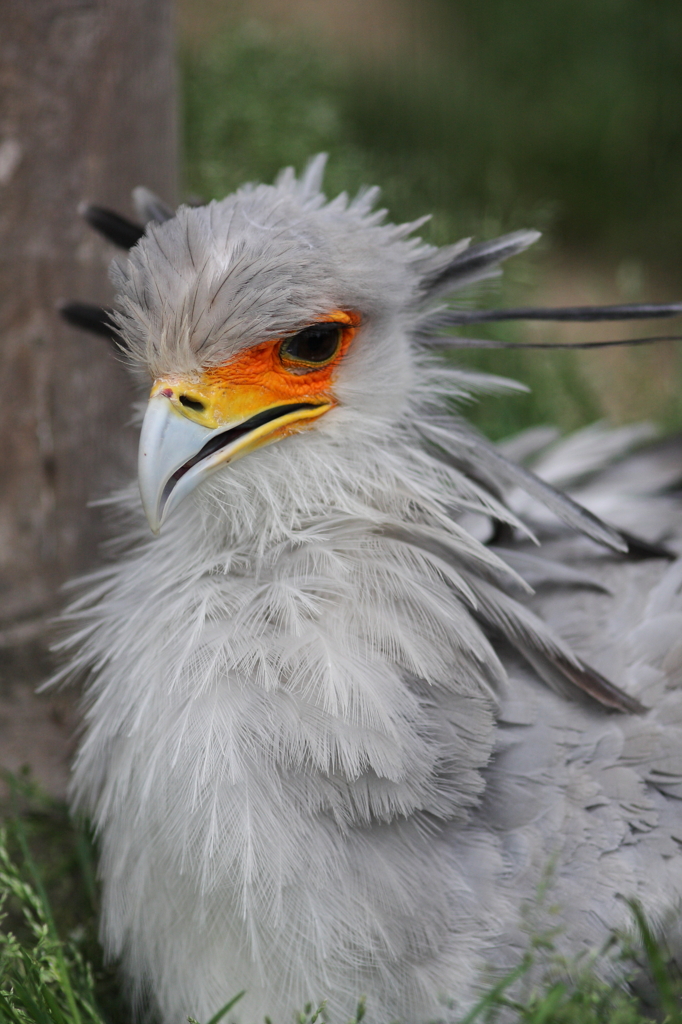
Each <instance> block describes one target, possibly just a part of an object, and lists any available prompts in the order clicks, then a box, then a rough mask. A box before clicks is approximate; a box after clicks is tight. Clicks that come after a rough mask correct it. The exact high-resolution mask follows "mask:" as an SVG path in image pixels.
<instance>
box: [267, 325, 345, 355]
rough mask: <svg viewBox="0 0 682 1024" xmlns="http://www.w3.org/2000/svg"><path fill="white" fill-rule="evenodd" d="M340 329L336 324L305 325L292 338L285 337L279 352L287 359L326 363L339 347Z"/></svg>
mask: <svg viewBox="0 0 682 1024" xmlns="http://www.w3.org/2000/svg"><path fill="white" fill-rule="evenodd" d="M341 330H342V329H341V327H339V325H338V324H316V325H315V326H313V327H306V328H305V330H303V331H299V332H298V334H294V336H293V338H287V340H286V341H285V342H284V344H283V345H282V348H281V352H282V354H283V355H285V356H288V357H289V359H298V360H300V361H301V362H302V363H326V362H327V360H328V359H331V358H332V357H333V356H334V355H335V353H336V350H337V348H338V347H339V341H340V340H341Z"/></svg>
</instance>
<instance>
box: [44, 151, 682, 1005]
mask: <svg viewBox="0 0 682 1024" xmlns="http://www.w3.org/2000/svg"><path fill="white" fill-rule="evenodd" d="M323 166H324V159H323V158H319V157H318V158H316V159H315V160H313V161H312V162H311V163H310V164H309V166H308V168H307V169H306V171H305V172H304V173H303V174H302V175H301V176H300V178H296V176H295V175H294V173H293V171H291V170H286V171H284V172H283V173H282V174H281V175H280V176H279V178H278V179H277V181H276V182H275V184H274V185H272V186H268V185H258V186H252V185H247V186H245V187H243V188H241V189H239V190H238V191H237V192H236V193H234V194H233V195H231V196H229V197H228V198H226V199H224V200H222V201H221V202H211V203H209V204H208V205H206V206H203V207H196V208H188V207H180V208H179V209H178V210H177V212H175V213H174V212H173V211H171V210H169V209H168V208H167V207H165V206H164V205H163V204H162V203H161V202H160V201H159V200H158V199H156V197H154V196H152V195H151V194H150V193H148V192H146V191H145V190H137V193H136V198H137V202H138V207H139V209H140V211H141V213H142V215H143V217H144V220H145V221H147V222H148V223H147V224H146V227H142V226H136V225H134V224H132V223H131V222H128V221H126V220H124V219H122V218H120V217H118V216H117V215H115V214H112V213H110V212H109V211H106V210H102V209H100V208H98V207H87V208H85V209H84V211H83V212H84V213H85V216H86V217H87V219H88V220H90V222H91V223H92V224H93V225H94V226H96V227H98V228H99V229H100V230H101V231H103V232H104V233H105V234H106V235H108V237H110V238H111V239H113V240H114V241H118V242H119V243H121V244H124V245H128V246H132V248H131V250H130V254H129V257H128V259H127V260H126V261H123V260H121V261H114V264H113V268H112V277H113V281H114V283H115V285H116V288H117V290H118V300H117V301H118V304H117V308H116V310H115V311H113V310H99V309H96V308H94V307H89V306H85V305H83V304H82V303H70V304H68V305H67V306H66V307H65V308H64V310H63V312H64V314H65V316H66V317H67V319H69V320H71V321H72V322H73V323H76V324H79V325H80V326H85V327H90V328H91V329H93V330H94V331H96V332H99V333H101V334H105V335H107V336H113V337H115V338H116V340H117V344H118V346H119V349H120V351H121V352H123V353H124V355H125V358H126V359H127V361H128V363H129V365H130V367H131V369H132V371H133V372H134V373H135V374H136V375H137V376H138V377H139V378H141V379H143V380H147V381H151V382H152V384H151V395H150V397H149V400H148V402H147V405H146V411H145V412H144V418H143V420H142V428H141V438H140V448H139V491H138V487H137V485H135V486H133V485H131V486H130V487H129V488H128V489H126V490H124V491H122V492H121V493H120V494H117V495H116V496H115V497H114V498H112V499H111V500H112V504H113V506H114V508H115V509H116V511H117V515H118V523H119V527H118V528H119V534H118V539H117V543H116V546H115V547H112V548H111V557H110V560H109V562H108V563H107V564H106V565H105V567H104V568H102V569H100V570H99V571H97V572H94V573H93V574H91V575H90V576H88V577H87V578H86V579H85V580H84V581H82V593H81V596H80V597H78V599H77V600H76V601H75V602H74V603H73V604H72V606H71V607H70V609H69V610H68V611H67V613H66V614H65V620H66V622H67V623H68V624H69V628H70V636H69V639H68V640H66V641H65V642H64V644H63V648H64V651H65V652H66V655H67V658H68V661H67V664H66V667H65V669H64V672H63V675H62V678H66V677H68V676H76V675H80V674H81V673H83V672H85V673H87V674H88V675H89V683H88V686H87V690H86V697H85V707H86V716H85V717H86V729H85V734H84V736H83V739H82V742H81V745H80V750H79V752H78V755H77V758H76V762H75V766H74V774H73V782H72V790H71V791H72V798H73V806H74V808H75V809H76V810H78V811H85V812H87V813H88V814H89V815H90V816H91V818H92V820H93V822H94V824H95V826H96V829H97V833H98V835H99V840H100V844H101V862H100V870H101V876H102V880H103V897H102V900H103V907H102V937H103V941H104V945H105V948H106V950H107V952H108V954H109V955H110V956H113V957H120V958H121V962H122V968H123V971H124V972H125V976H126V977H127V979H128V982H129V985H130V991H131V992H135V993H137V994H138V995H139V994H140V993H147V995H149V996H150V997H151V1000H152V1002H153V1005H154V1006H155V1008H156V1010H157V1011H158V1013H159V1015H160V1018H161V1020H162V1021H163V1022H164V1024H180V1022H181V1021H184V1020H186V1018H187V1015H188V1014H190V1013H191V1014H192V1015H193V1016H194V1017H197V1018H198V1019H200V1020H202V1019H203V1020H206V1019H208V1018H209V1017H210V1016H211V1015H212V1014H213V1013H214V1012H215V1011H216V1010H217V1009H218V1008H219V1007H221V1005H223V1004H225V1003H226V1002H227V1001H228V1000H229V999H230V997H231V996H234V995H235V994H236V993H237V992H238V991H239V990H242V989H244V990H246V994H245V995H244V998H243V999H242V1001H241V1002H240V1003H239V1004H238V1006H237V1007H236V1008H235V1010H234V1011H233V1013H234V1014H236V1016H237V1018H238V1019H239V1020H240V1021H242V1022H243V1024H252V1022H258V1021H262V1020H263V1017H264V1016H265V1015H268V1016H269V1017H270V1018H272V1019H273V1020H274V1021H276V1022H277V1024H279V1022H280V1021H288V1020H290V1019H291V1018H292V1013H293V1012H294V1011H295V1010H296V1009H297V1008H298V1009H300V1008H301V1007H302V1006H303V1004H305V1003H307V1002H309V1001H313V1002H315V1001H319V1000H322V999H326V1001H327V1014H328V1018H329V1020H330V1021H332V1022H333V1024H337V1022H343V1021H345V1020H347V1018H348V1017H349V1016H351V1015H352V1012H353V1010H354V1008H355V1006H356V1003H357V999H358V996H359V995H360V994H363V993H364V994H366V996H367V1018H368V1020H370V1021H371V1022H372V1024H388V1022H389V1021H395V1020H398V1021H402V1022H404V1024H423V1022H426V1021H429V1020H434V1019H455V1018H456V1017H457V1015H458V1014H459V1013H461V1012H462V1010H463V1009H464V1008H466V1007H467V1006H468V1005H470V1004H471V1002H472V1001H473V1000H474V999H475V998H476V994H477V991H478V985H479V983H480V978H481V972H482V971H483V969H484V968H485V967H486V965H493V967H496V968H498V969H499V970H504V969H507V968H508V967H510V966H511V965H513V964H515V963H516V962H518V957H519V955H520V954H519V951H520V950H521V948H522V946H523V929H522V922H523V920H524V908H525V907H526V906H528V905H531V904H532V903H533V900H534V897H535V895H536V893H537V891H538V888H539V886H540V885H541V884H542V883H543V879H545V878H547V877H549V879H550V881H549V883H548V884H549V887H550V893H551V903H552V904H553V905H556V906H557V907H558V908H559V914H558V916H554V917H552V925H553V926H556V925H558V928H557V935H556V938H555V944H556V947H557V950H558V951H559V953H561V954H565V955H566V956H567V957H575V956H577V955H579V954H580V953H582V952H584V951H589V950H593V949H596V948H597V947H599V945H600V944H601V943H603V942H604V940H605V939H606V938H607V936H608V935H609V934H610V932H611V930H612V929H614V928H624V927H626V926H627V924H628V921H629V910H628V907H627V904H626V902H625V900H624V899H623V897H625V898H636V899H637V900H639V901H640V902H641V904H642V906H643V908H644V911H645V913H646V915H647V916H648V918H649V920H650V921H651V922H652V924H653V925H654V926H655V927H656V928H657V929H659V930H661V931H664V930H665V929H666V927H667V926H669V925H673V924H674V922H675V917H676V915H677V914H678V913H679V908H680V900H681V896H682V857H680V855H679V845H680V843H681V842H682V803H681V802H680V798H681V797H682V754H681V753H680V751H681V749H682V692H681V690H680V678H681V676H680V673H681V669H682V641H681V640H680V637H681V636H682V595H681V593H680V590H681V586H682V566H681V565H680V563H678V562H677V561H675V560H674V551H671V550H670V548H669V547H666V546H664V542H665V538H666V536H667V537H668V540H669V543H670V544H671V545H672V547H673V548H674V545H675V539H674V527H675V524H676V521H677V519H678V516H679V504H678V502H677V500H676V499H675V497H674V496H673V495H671V494H670V493H668V494H663V493H662V492H663V491H665V490H666V488H668V489H669V488H670V485H672V483H674V482H676V480H677V478H678V474H679V473H680V464H679V460H678V459H677V458H676V457H675V456H674V453H673V454H672V455H671V450H670V449H665V448H664V447H663V448H660V449H659V450H658V452H657V453H655V454H652V456H651V458H650V459H649V460H648V461H646V462H640V463H637V459H638V458H640V459H641V457H639V456H637V455H636V454H635V455H627V453H628V451H629V449H630V448H631V447H632V445H633V443H634V442H635V441H636V440H637V439H638V436H639V435H638V429H639V428H627V429H622V430H620V431H606V430H604V429H602V428H590V430H588V431H586V432H582V433H581V434H579V435H576V436H574V437H573V438H569V439H568V440H567V441H565V442H557V441H555V440H553V439H552V438H551V437H550V436H549V435H547V433H546V432H543V431H540V432H538V431H531V432H529V433H527V434H525V435H522V437H520V438H519V439H517V440H516V441H514V442H511V443H510V444H509V445H508V446H507V450H505V448H504V446H502V447H496V446H494V445H493V444H492V443H490V442H488V441H487V440H485V439H484V438H483V437H482V436H480V435H479V434H478V433H477V432H476V431H475V430H474V429H473V428H472V427H471V426H469V425H468V424H467V423H466V422H465V420H464V419H463V418H462V417H461V415H460V413H459V412H458V411H457V409H458V405H459V404H461V402H462V401H463V400H464V399H466V398H467V397H468V396H469V395H471V394H475V393H477V392H481V391H490V390H503V389H505V388H509V387H514V386H515V385H514V384H513V383H511V382H509V381H505V380H502V379H500V378H496V377H492V376H489V375H486V374H483V373H477V372H473V371H471V370H464V369H454V368H452V367H451V366H450V365H449V364H448V365H445V364H444V363H443V361H442V360H441V359H440V358H439V356H438V353H437V351H436V352H435V353H434V346H435V347H436V349H437V348H438V346H439V345H442V344H446V345H455V346H456V345H460V346H461V345H467V344H481V345H486V344H488V345H489V344H499V343H492V342H480V343H477V342H474V341H469V340H468V339H466V338H461V337H453V336H452V335H447V334H446V333H445V332H446V331H447V328H448V327H450V326H452V325H453V324H455V325H456V324H460V325H461V324H467V323H473V322H476V321H481V320H485V319H505V318H506V319H511V318H517V319H518V318H526V319H530V318H539V317H544V318H545V319H551V318H556V319H562V318H563V319H602V320H606V319H618V318H626V317H628V316H643V315H647V316H657V315H671V314H674V313H679V312H680V309H681V308H682V307H680V306H679V305H677V306H669V307H610V308H605V309H602V310H597V309H595V310H590V309H587V310H558V311H551V310H547V311H544V313H543V311H538V310H532V309H531V310H517V311H514V310H511V311H509V310H507V311H498V312H497V313H490V312H488V313H477V312H476V311H465V310H461V309H456V308H452V307H448V306H447V305H446V304H445V302H444V299H445V298H446V297H447V296H449V295H450V294H451V293H453V292H454V291H455V290H456V289H459V288H462V287H464V286H468V285H471V284H473V283H475V282H477V281H479V280H481V279H483V278H484V277H487V276H490V275H491V274H492V273H494V272H495V271H496V268H497V266H498V264H499V263H500V262H501V261H503V260H504V259H506V258H507V257H509V256H512V255H514V254H516V253H519V252H521V251H522V250H523V249H525V248H526V247H527V246H528V245H530V244H531V243H532V242H533V241H535V239H536V238H537V237H538V236H537V233H536V232H533V231H518V232H515V233H514V234H511V235H506V236H504V237H502V238H498V239H495V240H493V241H490V242H483V243H480V244H476V245H469V243H468V241H464V242H460V243H458V244H456V245H451V246H446V247H444V248H435V247H433V246H430V245H427V244H425V243H423V242H422V241H420V240H419V239H418V238H415V237H413V235H414V232H415V230H416V229H418V228H419V227H420V225H421V224H422V223H423V221H421V220H420V221H416V222H414V223H410V224H402V225H394V224H390V223H386V222H385V211H378V212H377V211H374V204H375V201H376V196H377V190H375V189H368V190H365V191H362V192H361V193H360V194H359V195H358V196H357V197H356V198H354V199H352V200H350V201H349V199H348V198H347V196H346V195H345V194H344V195H340V196H339V197H338V198H336V199H334V200H333V201H331V202H328V201H327V200H326V198H325V196H324V195H323V194H322V192H321V178H322V171H323ZM621 456H623V457H624V458H625V461H624V462H620V463H618V458H619V457H621ZM628 459H629V460H630V461H629V462H628ZM533 462H534V463H535V464H536V465H537V468H538V471H539V474H540V475H538V474H536V473H533V472H532V470H531V469H529V468H528V465H527V464H528V463H531V464H532V463H533ZM638 465H639V467H640V468H639V471H638V472H639V478H638V480H636V481H633V479H632V477H628V474H627V467H628V466H629V467H630V468H631V470H632V472H633V473H635V472H636V471H637V466H638ZM624 467H625V469H624ZM543 475H544V477H545V478H546V479H545V480H543V479H541V477H542V476H543ZM548 481H549V482H548ZM552 481H554V483H557V484H559V485H560V486H561V487H562V488H568V489H569V490H570V489H571V488H574V489H576V495H577V497H578V498H582V499H583V504H581V503H580V501H576V500H574V499H572V498H570V497H568V496H566V495H565V494H563V493H561V492H560V491H558V490H556V489H555V488H554V487H553V486H552V483H551V482H552ZM659 492H661V493H659ZM140 494H141V501H140ZM590 504H591V505H592V507H593V508H594V509H595V510H598V511H599V512H600V513H601V515H600V517H598V516H597V515H596V514H594V513H593V512H590V511H588V510H587V507H586V506H588V505H590ZM145 516H146V519H147V521H148V523H149V526H150V527H151V533H150V532H149V530H148V528H147V525H146V523H145ZM619 517H620V518H619ZM534 534H535V535H537V537H538V538H540V540H541V541H542V544H541V546H540V547H539V548H533V546H532V543H531V541H532V539H533V536H534ZM671 537H672V539H670V538H671ZM531 587H532V588H534V589H531ZM548 872H549V875H548V874H547V873H548ZM537 913H538V914H540V915H541V914H542V907H541V906H539V907H538V908H537ZM610 969H611V968H609V967H608V966H604V967H603V970H604V971H606V972H608V970H610ZM613 970H614V971H615V970H616V968H615V967H613Z"/></svg>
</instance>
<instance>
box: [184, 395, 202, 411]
mask: <svg viewBox="0 0 682 1024" xmlns="http://www.w3.org/2000/svg"><path fill="white" fill-rule="evenodd" d="M178 398H179V401H180V405H184V406H185V407H186V408H187V409H191V410H192V412H203V411H204V409H205V408H206V406H205V405H204V403H203V402H198V401H197V400H196V399H195V398H188V397H187V395H179V396H178Z"/></svg>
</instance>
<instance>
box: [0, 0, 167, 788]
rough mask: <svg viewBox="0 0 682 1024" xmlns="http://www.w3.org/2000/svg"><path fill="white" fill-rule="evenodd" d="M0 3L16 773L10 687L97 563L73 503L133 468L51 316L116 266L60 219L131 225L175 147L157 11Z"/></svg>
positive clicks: (118, 381) (36, 670) (2, 271)
mask: <svg viewBox="0 0 682 1024" xmlns="http://www.w3.org/2000/svg"><path fill="white" fill-rule="evenodd" d="M0 7H1V8H2V15H1V21H2V30H1V32H0V95H2V97H3V99H2V107H1V108H0V437H2V444H1V445H0V481H1V483H0V652H4V655H3V657H2V660H0V684H1V685H0V750H1V752H2V760H3V762H4V763H5V764H9V765H10V766H11V767H15V766H16V765H15V762H16V760H17V758H20V755H21V750H20V748H21V746H22V744H23V742H24V740H25V739H26V738H27V737H28V736H29V734H30V733H31V728H30V727H27V729H26V736H25V737H24V740H22V738H21V730H20V731H19V732H17V713H18V712H17V708H18V707H19V706H21V707H23V708H24V711H23V712H22V714H23V715H24V718H25V719H26V721H27V722H28V723H29V726H30V723H31V719H32V716H34V715H35V714H38V711H37V710H36V709H37V708H38V705H37V704H36V706H35V707H34V704H33V702H34V701H35V698H32V697H29V696H27V693H28V692H29V691H25V692H23V693H22V692H19V690H17V686H19V687H20V684H21V685H24V686H28V685H29V684H30V685H32V684H34V683H35V681H36V677H39V676H40V673H41V672H42V671H44V668H43V666H42V659H41V657H40V653H39V652H40V648H41V643H43V644H44V632H45V631H44V622H45V621H46V618H47V617H48V616H49V615H50V614H51V613H52V612H53V611H54V609H55V607H56V605H57V602H58V592H59V587H60V585H61V584H62V583H63V582H64V581H65V580H66V579H68V578H69V577H70V576H72V575H73V574H74V573H77V572H79V571H81V570H83V569H86V568H88V567H89V566H91V565H92V564H93V563H94V562H95V560H96V558H97V546H98V542H99V541H100V539H101V538H102V536H103V527H102V513H101V511H100V510H99V509H97V508H92V507H88V505H87V503H88V501H91V500H92V499H96V498H98V497H101V496H103V495H105V494H107V493H108V492H109V491H110V490H111V489H112V488H113V487H115V486H116V485H118V484H119V483H121V482H122V481H123V480H125V479H128V478H129V477H130V475H131V473H132V471H133V466H134V436H133V432H132V431H131V430H130V429H129V428H128V427H127V426H126V423H127V421H128V419H129V415H130V412H129V403H130V399H131V397H132V394H131V387H130V384H129V382H128V380H127V379H126V374H125V371H124V370H123V368H122V366H121V365H120V363H119V362H118V361H117V359H116V357H115V355H114V354H112V351H111V350H110V349H109V347H108V346H107V343H106V342H104V341H103V340H100V339H98V338H96V337H91V336H89V335H84V334H80V333H79V332H76V331H74V330H72V329H70V328H68V327H67V326H66V325H64V324H63V323H61V322H60V319H59V316H58V314H57V313H56V310H55V305H56V303H57V301H58V300H59V299H62V298H81V299H84V300H85V301H94V302H96V301H104V302H107V301H110V300H111V291H110V287H109V285H108V281H107V273H106V268H107V266H108V263H109V261H110V259H111V257H112V255H114V252H113V250H112V249H111V248H110V247H109V246H108V245H106V243H104V242H103V241H102V240H100V239H99V238H97V237H96V236H95V235H94V234H93V233H92V231H91V230H90V229H89V228H88V227H87V226H86V225H85V224H83V223H82V222H81V221H80V218H79V217H78V216H77V214H76V208H77V205H78V203H79V202H80V201H81V200H83V199H87V200H90V201H92V202H95V203H100V204H102V205H105V206H111V207H114V208H116V209H118V210H120V211H121V212H124V213H130V212H131V211H130V191H131V189H132V188H133V187H134V186H135V185H138V184H145V185H147V186H149V187H150V188H152V189H153V190H154V191H156V192H158V193H159V194H160V195H162V196H163V197H164V198H165V199H167V200H169V201H171V202H172V201H173V200H174V199H175V192H176V185H177V182H176V168H177V159H176V145H177V138H176V136H177V133H176V100H175V67H174V64H175V62H174V44H173V31H172V8H171V0H30V2H26V0H0ZM27 645H28V646H27ZM3 665H4V671H3ZM18 675H20V676H21V677H23V679H18V678H17V676H18ZM53 701H54V699H53ZM27 702H28V703H27ZM53 710H54V707H52V709H51V711H50V713H52V711H53ZM45 713H47V712H45ZM8 716H9V718H8ZM8 723H9V724H8ZM43 724H44V723H43ZM8 729H9V732H8ZM44 739H45V738H44ZM46 742H47V740H46V739H45V743H46ZM43 746H44V744H43ZM15 747H16V752H15V753H12V752H11V751H13V750H14V748H15ZM25 754H26V756H25V757H22V758H21V759H22V760H29V761H30V760H31V751H30V750H26V751H25ZM39 774H44V773H41V772H39ZM60 785H61V783H60V784H55V786H54V787H53V788H57V789H59V786H60Z"/></svg>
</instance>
